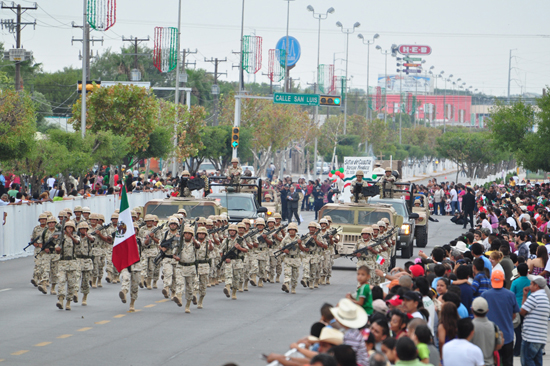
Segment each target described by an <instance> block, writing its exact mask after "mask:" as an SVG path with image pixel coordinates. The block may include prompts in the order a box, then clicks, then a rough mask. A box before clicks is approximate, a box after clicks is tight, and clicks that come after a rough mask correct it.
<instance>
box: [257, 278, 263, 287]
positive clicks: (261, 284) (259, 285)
mask: <svg viewBox="0 0 550 366" xmlns="http://www.w3.org/2000/svg"><path fill="white" fill-rule="evenodd" d="M258 287H264V280H263V279H262V278H260V279H259V280H258Z"/></svg>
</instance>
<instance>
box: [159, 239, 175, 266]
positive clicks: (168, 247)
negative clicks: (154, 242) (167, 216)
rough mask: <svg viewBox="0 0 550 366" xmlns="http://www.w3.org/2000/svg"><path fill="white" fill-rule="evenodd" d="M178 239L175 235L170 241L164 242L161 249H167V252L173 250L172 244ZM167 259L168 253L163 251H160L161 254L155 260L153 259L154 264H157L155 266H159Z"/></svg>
mask: <svg viewBox="0 0 550 366" xmlns="http://www.w3.org/2000/svg"><path fill="white" fill-rule="evenodd" d="M176 238H177V237H176V236H175V235H174V236H173V237H171V238H170V239H167V240H164V241H163V242H161V243H160V247H161V248H166V250H170V249H172V243H173V242H174V239H176ZM165 257H166V252H165V251H163V250H162V249H160V250H159V254H157V256H156V257H155V259H153V263H155V265H156V266H157V265H158V264H159V263H160V262H161V261H162V260H163V259H164V258H165Z"/></svg>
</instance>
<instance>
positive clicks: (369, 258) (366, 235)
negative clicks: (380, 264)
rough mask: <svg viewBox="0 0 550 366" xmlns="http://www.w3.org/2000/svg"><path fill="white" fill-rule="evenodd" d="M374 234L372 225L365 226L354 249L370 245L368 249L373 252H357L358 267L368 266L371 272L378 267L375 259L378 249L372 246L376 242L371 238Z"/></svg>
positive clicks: (371, 282)
mask: <svg viewBox="0 0 550 366" xmlns="http://www.w3.org/2000/svg"><path fill="white" fill-rule="evenodd" d="M372 234H373V230H372V226H367V227H364V228H363V230H361V238H360V239H359V240H357V243H356V244H355V249H354V251H355V250H358V249H362V248H364V247H368V246H370V247H369V248H368V251H369V252H370V253H371V254H363V253H358V254H357V268H358V269H359V268H361V266H367V267H368V268H369V270H370V271H371V273H374V269H375V268H376V260H375V259H374V257H373V255H377V251H376V250H375V248H373V247H372V246H371V245H372V244H374V243H373V242H372V240H371V237H372ZM369 281H370V282H369V284H370V285H371V286H374V285H375V283H374V281H373V280H372V279H370V280H369Z"/></svg>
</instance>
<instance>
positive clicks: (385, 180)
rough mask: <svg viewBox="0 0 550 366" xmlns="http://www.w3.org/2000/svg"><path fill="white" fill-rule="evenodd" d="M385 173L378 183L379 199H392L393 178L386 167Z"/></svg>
mask: <svg viewBox="0 0 550 366" xmlns="http://www.w3.org/2000/svg"><path fill="white" fill-rule="evenodd" d="M385 172H386V174H385V175H384V176H383V177H382V178H381V179H380V180H379V182H378V185H379V186H380V197H382V198H393V193H394V192H393V190H394V184H395V177H394V176H393V175H392V174H391V173H392V172H391V168H390V167H387V168H386V170H385Z"/></svg>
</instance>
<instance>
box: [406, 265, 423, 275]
mask: <svg viewBox="0 0 550 366" xmlns="http://www.w3.org/2000/svg"><path fill="white" fill-rule="evenodd" d="M409 271H410V272H411V274H412V276H413V278H416V277H421V276H424V268H423V267H422V266H421V265H419V264H415V265H414V266H410V267H409Z"/></svg>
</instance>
